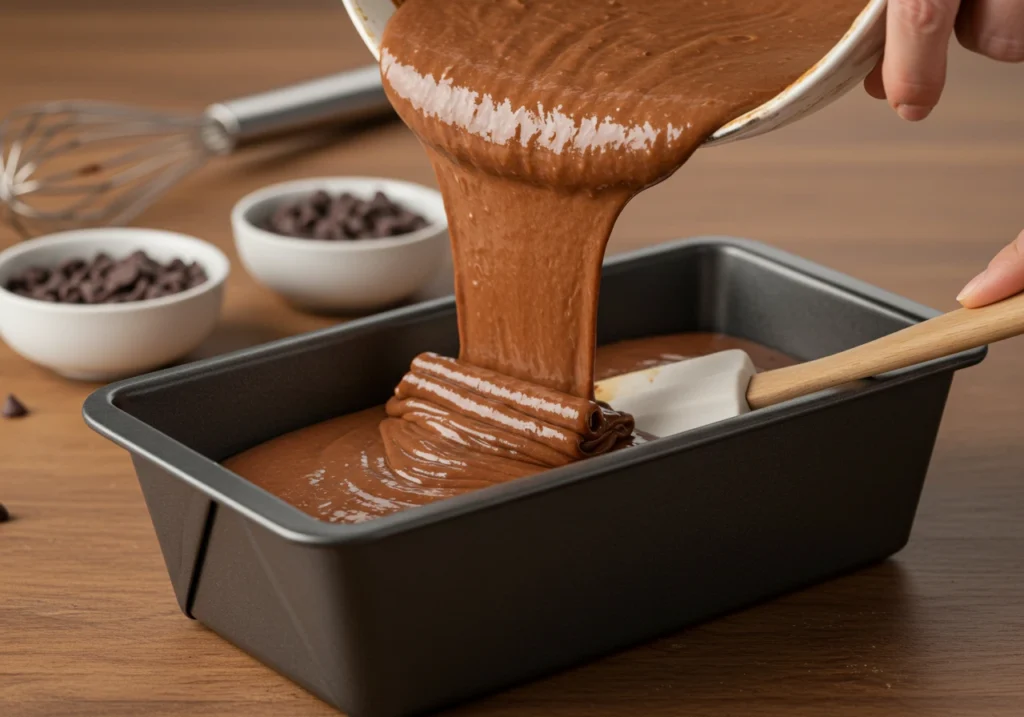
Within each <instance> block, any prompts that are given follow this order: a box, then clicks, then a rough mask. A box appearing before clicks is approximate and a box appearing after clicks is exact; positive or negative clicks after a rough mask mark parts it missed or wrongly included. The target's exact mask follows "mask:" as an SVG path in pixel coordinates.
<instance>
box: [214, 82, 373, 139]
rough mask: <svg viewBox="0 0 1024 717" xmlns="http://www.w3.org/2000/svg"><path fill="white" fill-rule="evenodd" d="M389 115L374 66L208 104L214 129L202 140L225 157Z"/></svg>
mask: <svg viewBox="0 0 1024 717" xmlns="http://www.w3.org/2000/svg"><path fill="white" fill-rule="evenodd" d="M390 111H391V106H390V105H389V104H388V100H387V96H386V95H385V94H384V88H383V86H382V85H381V80H380V68H378V67H377V66H376V65H369V66H367V67H362V68H359V69H356V70H350V71H348V72H342V73H340V74H337V75H330V76H328V77H323V78H320V79H317V80H310V81H309V82H302V83H300V84H297V85H291V86H290V87H282V88H280V89H277V90H271V91H269V92H262V93H260V94H258V95H251V96H249V97H240V98H238V99H234V100H228V101H227V102H220V103H218V104H215V105H211V106H210V107H208V108H207V109H206V116H207V117H208V118H209V119H210V120H211V121H212V123H213V124H214V126H215V129H217V130H218V131H216V132H212V133H207V137H206V141H207V143H208V144H209V145H210V149H211V150H213V151H215V152H218V153H227V152H230V151H231V150H233V149H234V148H235V147H237V146H240V145H243V144H249V143H252V142H257V141H259V140H261V139H263V138H265V137H271V136H275V135H279V134H282V133H285V132H289V131H292V130H297V129H302V128H305V127H309V126H312V125H316V124H323V123H327V122H337V121H350V120H355V119H362V118H366V117H369V116H374V115H378V114H384V113H386V112H390Z"/></svg>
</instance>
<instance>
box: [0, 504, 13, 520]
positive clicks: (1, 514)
mask: <svg viewBox="0 0 1024 717" xmlns="http://www.w3.org/2000/svg"><path fill="white" fill-rule="evenodd" d="M10 519H11V514H10V513H9V512H7V506H5V505H4V504H3V503H0V523H6V522H7V521H8V520H10Z"/></svg>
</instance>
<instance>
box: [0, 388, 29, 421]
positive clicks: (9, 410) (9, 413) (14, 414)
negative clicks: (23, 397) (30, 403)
mask: <svg viewBox="0 0 1024 717" xmlns="http://www.w3.org/2000/svg"><path fill="white" fill-rule="evenodd" d="M0 415H2V416H3V417H4V418H21V417H22V416H27V415H28V409H27V408H25V404H23V403H22V402H21V401H19V400H18V398H17V397H16V396H15V395H14V394H13V393H9V394H7V400H6V401H5V402H4V407H3V410H0Z"/></svg>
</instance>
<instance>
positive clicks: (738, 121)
mask: <svg viewBox="0 0 1024 717" xmlns="http://www.w3.org/2000/svg"><path fill="white" fill-rule="evenodd" d="M341 2H342V4H343V5H344V7H345V10H346V11H347V14H348V16H349V21H350V22H351V23H352V24H353V25H354V26H355V28H356V32H357V33H358V34H359V37H360V39H362V41H363V44H364V45H366V47H367V49H368V50H369V51H370V54H372V55H373V57H374V58H375V59H376V60H377V61H378V62H379V61H380V49H381V38H380V37H378V36H377V34H376V33H375V32H374V31H372V30H371V29H370V25H371V22H372V21H371V18H373V20H374V21H376V20H378V19H379V18H380V17H381V15H382V14H381V13H375V12H373V11H372V10H371V11H370V12H367V11H366V10H365V9H364V8H365V7H371V8H373V7H376V6H378V5H380V4H384V3H387V4H389V5H391V6H392V12H394V3H393V2H390V1H389V0H370V1H369V2H367V0H341ZM887 6H888V0H864V8H863V9H862V10H861V12H860V14H859V15H858V16H857V18H856V19H855V20H854V21H853V23H851V25H850V28H849V29H848V30H847V31H846V33H845V34H844V35H843V37H842V38H840V40H839V41H838V42H837V43H836V44H835V45H833V46H832V47H831V48H830V49H829V51H828V52H827V53H825V55H824V56H823V57H822V58H821V59H820V60H818V62H817V63H815V64H814V66H813V67H811V68H810V69H809V70H808V71H807V72H805V73H804V74H803V75H801V76H800V77H799V78H797V79H796V80H795V81H794V82H792V83H791V84H790V85H789V86H788V87H786V88H785V89H784V90H782V91H781V92H780V93H778V94H777V95H775V96H774V97H772V98H771V99H769V100H767V101H766V102H764V103H762V104H760V105H758V106H757V107H755V108H753V109H751V110H749V111H748V112H745V113H744V114H742V115H740V116H739V117H736V118H734V119H732V120H730V121H729V122H727V123H726V124H724V125H722V126H721V127H719V128H718V129H717V130H716V131H715V132H714V133H713V134H712V135H711V136H710V137H708V138H707V139H706V140H705V141H704V142H703V145H702V146H705V147H710V146H713V145H718V144H726V143H728V142H732V141H734V140H739V139H745V138H748V137H750V138H752V137H755V136H757V135H759V134H761V133H763V132H764V131H769V130H762V131H761V132H758V131H755V128H757V127H760V125H761V123H762V121H768V120H770V118H771V117H772V116H773V115H774V114H776V113H777V112H778V111H779V109H780V108H781V107H786V106H789V105H791V104H793V103H795V102H798V101H799V100H800V99H801V98H803V97H805V96H806V95H807V94H808V93H810V92H811V91H812V90H813V88H815V87H817V86H818V85H820V84H821V81H822V80H823V79H824V78H825V77H828V76H829V75H831V74H832V73H833V72H835V70H836V68H837V67H838V66H840V65H841V64H842V63H843V62H844V61H846V60H847V59H848V58H849V56H850V55H851V54H852V53H853V52H854V51H855V50H856V49H857V48H858V47H859V46H860V44H861V43H862V42H863V41H864V40H865V38H866V36H868V35H869V33H870V32H871V31H872V30H873V29H874V28H875V27H876V26H877V24H878V23H879V22H882V23H884V22H885V11H886V8H887ZM389 17H390V15H389ZM373 24H376V22H373ZM881 49H882V48H881V47H879V48H878V50H879V52H881ZM779 126H780V127H781V126H782V125H779Z"/></svg>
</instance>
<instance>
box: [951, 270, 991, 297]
mask: <svg viewBox="0 0 1024 717" xmlns="http://www.w3.org/2000/svg"><path fill="white" fill-rule="evenodd" d="M984 278H985V272H984V271H983V272H981V273H980V274H978V275H977V276H976V277H974V278H973V279H971V280H970V281H968V282H967V286H965V287H964V288H963V289H961V290H960V293H959V294H957V297H956V300H957V301H958V302H960V303H961V304H962V303H963V302H964V299H966V298H967V297H969V296H970V295H971V294H973V293H974V290H975V289H977V288H978V285H979V284H981V281H982V279H984Z"/></svg>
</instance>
